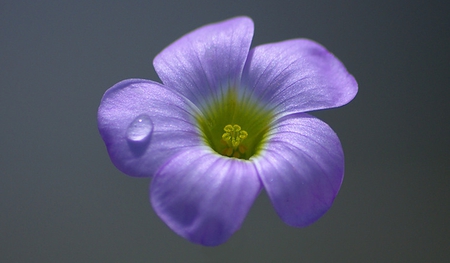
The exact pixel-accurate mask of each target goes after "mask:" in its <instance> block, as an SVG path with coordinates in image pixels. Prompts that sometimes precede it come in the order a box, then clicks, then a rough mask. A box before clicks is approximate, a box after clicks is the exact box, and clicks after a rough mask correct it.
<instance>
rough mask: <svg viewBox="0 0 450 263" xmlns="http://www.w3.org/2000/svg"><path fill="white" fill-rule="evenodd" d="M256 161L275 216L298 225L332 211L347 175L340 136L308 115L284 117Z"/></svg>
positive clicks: (305, 224) (312, 220) (309, 222)
mask: <svg viewBox="0 0 450 263" xmlns="http://www.w3.org/2000/svg"><path fill="white" fill-rule="evenodd" d="M254 162H255V165H256V167H257V170H258V173H259V175H260V178H261V180H262V182H263V185H264V188H265V189H266V191H267V193H268V195H269V198H270V200H271V201H272V204H273V205H274V207H275V210H276V211H277V214H278V215H279V216H280V218H281V219H282V220H283V221H284V222H285V223H286V224H288V225H291V226H296V227H305V226H307V225H309V224H312V223H313V222H315V221H316V220H318V219H319V218H320V217H321V216H322V215H323V214H325V212H326V211H328V209H329V208H330V207H331V205H332V203H333V201H334V199H335V197H336V195H337V193H338V191H339V188H340V186H341V184H342V180H343V176H344V154H343V151H342V147H341V144H340V141H339V138H338V137H337V135H336V134H335V133H334V131H333V130H332V129H331V128H330V127H329V126H328V125H327V124H326V123H324V122H322V121H320V120H319V119H317V118H315V117H313V116H311V115H308V114H297V115H290V116H288V117H286V118H283V119H282V120H280V121H279V122H278V123H277V124H276V125H275V127H274V128H273V129H272V131H271V135H270V139H269V141H268V142H267V144H266V146H265V149H264V150H263V153H262V154H261V155H260V156H259V157H258V158H255V160H254Z"/></svg>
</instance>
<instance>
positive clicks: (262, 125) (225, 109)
mask: <svg viewBox="0 0 450 263" xmlns="http://www.w3.org/2000/svg"><path fill="white" fill-rule="evenodd" d="M238 95H239V92H238V89H237V88H229V89H228V90H227V91H226V92H223V94H221V95H220V96H212V97H211V99H210V100H209V101H208V103H206V104H205V105H202V107H201V111H200V112H199V114H198V115H197V116H196V121H197V123H198V127H199V129H200V132H201V134H202V136H203V138H204V140H205V143H206V144H207V145H208V146H210V147H211V149H213V150H214V151H215V152H217V153H218V154H221V155H223V156H226V157H230V158H239V159H243V160H249V159H250V158H252V157H254V156H257V155H258V154H259V153H260V151H261V149H263V146H264V144H265V142H266V139H267V132H268V130H269V127H270V124H271V122H272V118H273V113H272V112H271V111H270V110H268V109H266V107H265V105H262V104H259V103H257V102H255V101H253V100H252V99H251V98H250V97H242V98H239V96H238ZM241 125H242V126H241Z"/></svg>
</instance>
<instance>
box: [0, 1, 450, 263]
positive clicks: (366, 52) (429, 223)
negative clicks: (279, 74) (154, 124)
mask: <svg viewBox="0 0 450 263" xmlns="http://www.w3.org/2000/svg"><path fill="white" fill-rule="evenodd" d="M449 13H450V9H449V7H448V5H447V4H445V1H435V0H431V1H417V0H410V1H406V0H398V1H391V0H379V1H358V0H347V1H331V0H304V1H295V0H291V1H283V0H260V1H257V0H254V1H251V0H241V1H212V0H210V1H206V0H193V1H172V0H165V1H82V0H81V1H10V0H2V1H1V2H0V88H1V92H0V109H1V111H0V121H1V125H0V147H1V148H0V262H450V253H449V248H450V227H449V223H450V222H449V219H450V212H449V211H450V210H449V208H450V206H449V203H450V202H449V200H450V194H449V187H450V178H449V175H450V168H449V165H450V164H449V163H450V158H449V157H450V154H449V150H450V133H449V131H450V128H449V127H450V124H449V121H450V118H449V113H450V107H449V102H448V101H449V99H448V98H449V83H450V62H449V61H450V49H449V41H450V16H449ZM237 15H248V16H250V17H252V18H253V20H254V22H255V37H254V40H253V46H255V45H259V44H264V43H268V42H276V41H281V40H285V39H290V38H298V37H306V38H310V39H313V40H316V41H318V42H319V43H321V44H323V45H324V46H325V47H327V48H328V49H329V50H330V51H331V52H333V53H334V54H335V55H336V56H337V57H338V58H339V59H340V60H342V61H343V63H344V64H345V65H346V67H347V69H348V70H349V71H350V72H351V73H352V74H353V75H354V76H355V78H356V79H357V81H358V83H359V94H358V95H357V97H356V98H355V100H354V101H352V102H351V103H350V104H348V105H347V106H345V107H342V108H339V109H334V110H329V111H322V112H315V113H314V115H316V116H318V117H320V118H321V119H323V120H324V121H326V122H327V123H328V124H330V126H331V127H332V128H333V129H334V130H335V131H336V132H337V134H338V135H339V137H340V139H341V142H342V144H343V147H344V151H345V154H346V174H345V179H344V183H343V185H342V188H341V191H340V193H339V195H338V197H337V198H336V201H335V203H334V206H333V207H332V208H331V210H330V211H329V212H328V213H327V214H326V215H325V216H324V217H323V218H321V219H320V220H319V221H318V222H316V223H315V224H313V225H312V226H310V227H307V228H304V229H297V228H292V227H288V226H287V225H285V224H284V223H283V222H282V221H281V220H280V219H279V218H278V217H277V215H276V214H275V212H274V210H273V208H272V206H271V204H270V201H269V200H268V198H267V195H266V194H265V193H264V192H262V193H261V195H260V196H259V197H258V199H257V201H256V203H255V205H254V206H253V207H252V209H251V210H250V212H249V215H248V217H247V218H246V220H245V222H244V224H243V226H242V228H241V230H239V231H238V232H237V233H236V234H235V235H234V236H233V237H232V238H231V239H230V240H229V241H228V242H227V243H226V244H224V245H221V246H219V247H215V248H205V247H201V246H198V245H194V244H191V243H189V242H188V241H186V240H184V239H183V238H181V237H179V236H177V235H176V234H175V233H174V232H172V231H171V230H170V229H169V228H168V227H167V226H166V225H165V224H164V223H163V222H162V221H161V220H160V219H159V218H158V217H157V215H156V214H155V213H154V211H153V210H152V208H151V206H150V203H149V201H148V185H149V182H150V180H149V179H136V178H131V177H127V176H125V175H123V174H122V173H120V172H119V171H118V170H116V169H115V167H114V166H113V165H112V164H111V162H110V160H109V158H108V155H107V152H106V149H105V146H104V144H103V141H102V140H101V138H100V136H99V134H98V131H97V126H96V114H97V107H98V105H99V102H100V99H101V97H102V95H103V93H104V92H105V91H106V90H107V89H108V88H109V87H110V86H112V85H113V84H115V83H116V82H118V81H120V80H123V79H127V78H146V79H153V80H158V77H157V75H156V73H155V71H154V69H153V66H152V60H153V58H154V56H155V55H156V54H157V53H158V52H159V51H161V50H162V49H163V48H164V47H165V46H167V45H169V44H170V43H172V42H173V41H174V40H176V39H177V38H179V37H180V36H182V35H183V34H185V33H187V32H189V31H191V30H193V29H195V28H197V27H199V26H202V25H204V24H207V23H211V22H217V21H220V20H223V19H227V18H230V17H233V16H237Z"/></svg>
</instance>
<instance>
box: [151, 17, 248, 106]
mask: <svg viewBox="0 0 450 263" xmlns="http://www.w3.org/2000/svg"><path fill="white" fill-rule="evenodd" d="M252 37H253V21H252V20H251V19H250V18H248V17H237V18H233V19H229V20H225V21H223V22H220V23H216V24H210V25H206V26H203V27H201V28H199V29H197V30H195V31H193V32H191V33H188V34H187V35H185V36H183V37H181V38H180V39H178V40H177V41H175V42H174V43H172V44H171V45H170V46H168V47H167V48H165V49H164V50H163V51H162V52H161V53H160V54H158V55H157V56H156V57H155V59H154V61H153V65H154V67H155V70H156V72H157V73H158V76H159V77H160V78H161V80H162V82H163V83H164V85H166V86H168V87H171V88H173V89H176V90H177V91H179V92H180V93H181V94H183V95H184V96H186V97H187V98H188V99H189V100H191V101H192V102H193V103H194V104H196V105H199V104H201V103H203V102H205V101H206V100H208V99H211V96H213V99H214V96H218V95H219V94H220V93H221V88H228V87H230V86H236V85H237V84H238V83H240V77H241V74H242V70H243V68H244V64H245V60H246V58H247V55H248V52H249V49H250V44H251V40H252ZM200 107H202V105H200Z"/></svg>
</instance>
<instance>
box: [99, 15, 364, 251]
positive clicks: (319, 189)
mask: <svg viewBox="0 0 450 263" xmlns="http://www.w3.org/2000/svg"><path fill="white" fill-rule="evenodd" d="M252 37H253V22H252V20H251V19H250V18H247V17H238V18H233V19H229V20H226V21H222V22H219V23H216V24H210V25H206V26H203V27H201V28H199V29H197V30H195V31H193V32H191V33H188V34H187V35H185V36H183V37H181V38H180V39H178V40H177V41H175V42H174V43H172V44H171V45H170V46H168V47H167V48H165V49H164V50H163V51H162V52H161V53H159V54H158V55H157V56H156V58H155V59H154V61H153V65H154V67H155V69H156V72H157V74H158V76H159V77H160V79H161V81H162V83H163V84H160V83H157V82H154V81H150V80H142V79H129V80H124V81H122V82H119V83H117V84H116V85H114V86H113V87H111V88H110V89H109V90H108V91H106V93H105V94H104V96H103V98H102V101H101V104H100V107H99V110H98V127H99V131H100V134H101V136H102V138H103V140H104V142H105V144H106V147H107V149H108V153H109V156H110V158H111V160H112V162H113V163H114V165H115V166H116V167H117V168H118V169H119V170H121V171H122V172H124V173H125V174H127V175H130V176H135V177H152V182H151V184H150V200H151V204H152V206H153V208H154V210H155V211H156V213H157V214H158V216H159V217H160V218H161V219H162V220H163V221H164V222H165V223H166V224H167V225H168V226H169V227H170V228H171V229H172V230H173V231H175V232H176V233H177V234H179V235H181V236H183V237H184V238H187V239H188V240H190V241H191V242H194V243H198V244H202V245H207V246H215V245H219V244H221V243H223V242H225V241H226V240H228V238H229V237H230V236H231V235H232V234H233V233H234V232H235V231H236V230H238V229H239V228H240V226H241V224H242V222H243V220H244V218H245V216H246V214H247V213H248V211H249V209H250V207H251V205H252V203H253V202H254V200H255V198H256V197H257V196H258V194H259V193H260V191H261V190H262V188H264V189H265V190H266V192H267V194H268V196H269V198H270V200H271V202H272V204H273V206H274V207H275V210H276V212H277V214H278V215H279V216H280V218H281V219H282V220H283V221H284V222H285V223H287V224H288V225H291V226H296V227H304V226H307V225H309V224H311V223H313V222H314V221H316V220H317V219H318V218H320V217H321V216H322V215H323V214H324V213H325V212H326V211H327V210H328V209H329V208H330V206H331V204H332V202H333V200H334V198H335V197H336V195H337V193H338V191H339V188H340V186H341V183H342V179H343V175H344V155H343V151H342V147H341V144H340V142H339V139H338V137H337V136H336V134H335V133H334V132H333V130H332V129H331V128H330V127H329V126H328V125H327V124H325V123H324V122H322V121H320V120H319V119H317V118H315V117H313V116H311V115H309V114H307V113H305V112H309V111H313V110H321V109H327V108H333V107H339V106H342V105H344V104H346V103H348V102H349V101H351V100H352V99H353V98H354V96H355V95H356V93H357V89H358V87H357V83H356V81H355V79H354V78H353V76H352V75H350V74H349V73H348V72H347V70H346V69H345V67H344V66H343V64H342V63H341V62H340V61H339V60H338V59H337V58H336V57H334V56H333V55H332V54H331V53H329V52H328V51H327V50H326V49H325V48H324V47H322V46H321V45H319V44H317V43H315V42H313V41H311V40H307V39H293V40H287V41H283V42H278V43H271V44H265V45H260V46H257V47H254V48H252V49H250V45H251V40H252Z"/></svg>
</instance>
